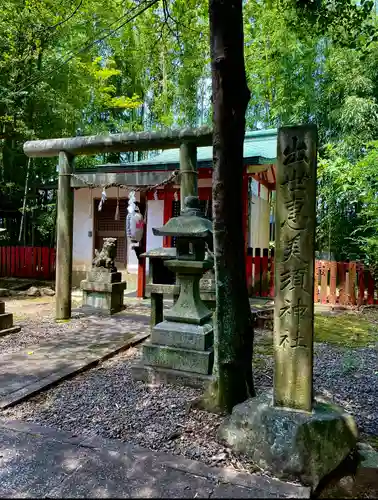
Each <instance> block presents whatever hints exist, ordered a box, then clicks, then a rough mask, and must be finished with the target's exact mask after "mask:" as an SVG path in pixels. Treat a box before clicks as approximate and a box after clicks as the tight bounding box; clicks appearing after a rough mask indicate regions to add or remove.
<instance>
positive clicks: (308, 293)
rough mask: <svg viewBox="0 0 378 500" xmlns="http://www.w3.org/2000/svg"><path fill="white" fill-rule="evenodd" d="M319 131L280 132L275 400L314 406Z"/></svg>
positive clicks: (307, 408)
mask: <svg viewBox="0 0 378 500" xmlns="http://www.w3.org/2000/svg"><path fill="white" fill-rule="evenodd" d="M316 147H317V130H316V126H314V125H305V126H298V127H284V128H281V129H279V132H278V147H277V149H278V151H277V198H276V200H277V201H276V264H275V269H277V272H276V276H275V280H276V283H275V285H276V298H275V319H274V351H275V379H274V404H275V405H276V406H284V407H289V408H296V409H300V410H305V411H311V408H312V397H313V394H312V364H313V323H314V279H313V276H314V239H315V201H316V200H315V196H316V155H317V152H316Z"/></svg>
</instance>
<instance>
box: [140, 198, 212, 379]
mask: <svg viewBox="0 0 378 500" xmlns="http://www.w3.org/2000/svg"><path fill="white" fill-rule="evenodd" d="M152 231H153V233H154V235H156V236H170V237H174V238H176V249H177V253H176V258H175V259H172V260H167V261H166V262H165V263H164V264H165V266H166V267H168V268H169V269H170V270H171V271H173V272H175V273H176V275H177V279H178V282H179V284H180V295H179V298H178V299H177V301H176V303H175V304H174V305H173V307H172V308H171V309H169V310H168V311H166V312H165V313H164V321H162V322H161V323H158V324H157V325H155V326H154V328H153V329H152V332H151V340H150V341H148V342H146V343H145V344H144V346H143V366H142V365H139V367H135V368H134V376H135V377H136V378H138V379H142V380H148V381H150V380H151V378H153V379H154V380H155V381H156V379H157V378H158V379H160V380H161V381H163V382H172V381H176V382H177V380H178V379H179V381H180V383H182V384H185V385H191V386H195V387H198V386H202V385H204V384H203V383H204V381H206V382H207V381H208V379H209V376H210V375H211V372H212V368H213V360H214V354H213V326H212V319H211V318H212V311H210V310H209V309H208V308H207V306H206V305H205V304H204V302H203V301H202V300H201V297H200V288H199V282H200V279H201V277H202V275H203V274H204V273H205V272H206V271H208V270H209V269H210V268H211V267H212V265H213V263H212V261H210V260H205V249H206V242H209V241H211V238H212V231H213V228H212V223H211V222H210V221H209V220H208V219H205V218H204V217H203V216H202V213H201V210H200V206H199V199H198V197H196V196H188V197H186V198H185V201H184V208H183V209H182V211H181V214H180V216H178V217H173V218H172V219H170V220H169V221H168V222H167V223H166V224H165V225H164V226H163V227H161V228H153V230H152ZM151 374H153V377H151Z"/></svg>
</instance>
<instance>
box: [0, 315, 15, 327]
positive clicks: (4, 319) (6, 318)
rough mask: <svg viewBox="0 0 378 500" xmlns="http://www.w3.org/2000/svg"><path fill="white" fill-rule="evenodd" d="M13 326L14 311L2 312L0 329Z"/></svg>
mask: <svg viewBox="0 0 378 500" xmlns="http://www.w3.org/2000/svg"><path fill="white" fill-rule="evenodd" d="M12 326H13V314H12V313H3V314H0V331H1V330H6V329H8V328H11V327H12Z"/></svg>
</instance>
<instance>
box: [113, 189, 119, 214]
mask: <svg viewBox="0 0 378 500" xmlns="http://www.w3.org/2000/svg"><path fill="white" fill-rule="evenodd" d="M119 219H120V216H119V188H117V208H116V211H115V216H114V220H119Z"/></svg>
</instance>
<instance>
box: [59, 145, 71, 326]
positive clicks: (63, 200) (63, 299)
mask: <svg viewBox="0 0 378 500" xmlns="http://www.w3.org/2000/svg"><path fill="white" fill-rule="evenodd" d="M73 160H74V157H73V156H71V155H69V154H67V153H65V152H64V151H61V152H60V153H59V180H58V200H57V208H58V210H57V223H56V232H57V241H56V271H55V281H56V285H55V289H56V313H55V318H56V319H57V320H62V319H69V318H70V317H71V284H72V235H73V191H72V188H71V174H72V166H73Z"/></svg>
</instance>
